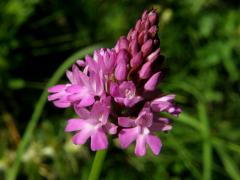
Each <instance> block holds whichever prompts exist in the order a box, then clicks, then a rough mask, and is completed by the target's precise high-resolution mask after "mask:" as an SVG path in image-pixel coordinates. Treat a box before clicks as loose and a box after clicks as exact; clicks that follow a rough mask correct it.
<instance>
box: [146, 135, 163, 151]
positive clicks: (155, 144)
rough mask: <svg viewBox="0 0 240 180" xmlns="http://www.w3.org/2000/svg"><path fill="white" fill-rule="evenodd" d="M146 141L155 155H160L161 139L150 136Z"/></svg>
mask: <svg viewBox="0 0 240 180" xmlns="http://www.w3.org/2000/svg"><path fill="white" fill-rule="evenodd" d="M146 140H147V143H148V145H149V147H150V148H151V150H152V152H153V154H155V155H158V154H159V153H160V150H161V147H162V143H161V141H160V139H159V138H158V137H157V136H153V135H148V136H147V138H146Z"/></svg>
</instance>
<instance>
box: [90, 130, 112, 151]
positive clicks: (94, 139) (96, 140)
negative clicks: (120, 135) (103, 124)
mask: <svg viewBox="0 0 240 180" xmlns="http://www.w3.org/2000/svg"><path fill="white" fill-rule="evenodd" d="M107 146H108V140H107V136H106V134H105V133H104V131H103V129H102V128H99V129H98V130H97V131H96V132H95V133H94V134H92V136H91V149H92V150H93V151H97V150H101V149H106V148H107Z"/></svg>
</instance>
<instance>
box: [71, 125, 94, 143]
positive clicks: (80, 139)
mask: <svg viewBox="0 0 240 180" xmlns="http://www.w3.org/2000/svg"><path fill="white" fill-rule="evenodd" d="M91 134H92V129H90V128H88V129H84V130H82V131H80V132H78V133H77V134H75V135H74V136H73V138H72V141H73V143H74V144H85V143H86V141H87V140H88V138H89V137H90V136H91Z"/></svg>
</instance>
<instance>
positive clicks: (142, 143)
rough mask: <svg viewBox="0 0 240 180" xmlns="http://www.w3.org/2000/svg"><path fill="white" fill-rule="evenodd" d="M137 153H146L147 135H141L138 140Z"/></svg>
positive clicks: (142, 154) (140, 154)
mask: <svg viewBox="0 0 240 180" xmlns="http://www.w3.org/2000/svg"><path fill="white" fill-rule="evenodd" d="M135 154H136V155H137V156H144V155H145V154H146V135H143V134H141V135H139V136H138V137H137V140H136V146H135Z"/></svg>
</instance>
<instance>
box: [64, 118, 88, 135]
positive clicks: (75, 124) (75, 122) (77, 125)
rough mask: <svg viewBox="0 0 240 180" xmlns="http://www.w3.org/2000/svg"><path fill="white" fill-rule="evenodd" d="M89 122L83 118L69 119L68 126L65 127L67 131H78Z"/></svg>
mask: <svg viewBox="0 0 240 180" xmlns="http://www.w3.org/2000/svg"><path fill="white" fill-rule="evenodd" d="M86 124H88V123H87V122H86V121H85V120H82V119H69V120H68V122H67V126H66V127H65V131H66V132H71V131H78V130H82V129H84V127H85V125H86Z"/></svg>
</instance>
